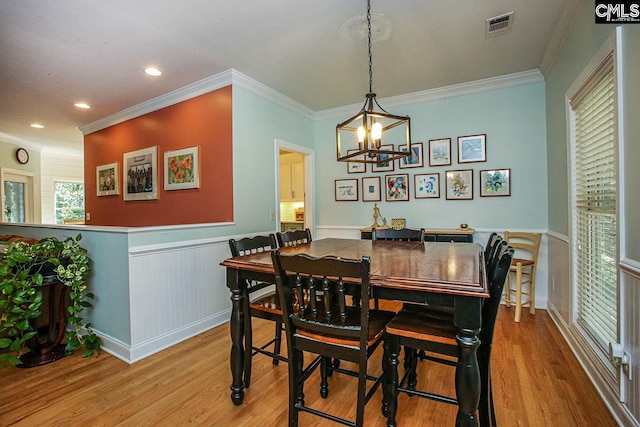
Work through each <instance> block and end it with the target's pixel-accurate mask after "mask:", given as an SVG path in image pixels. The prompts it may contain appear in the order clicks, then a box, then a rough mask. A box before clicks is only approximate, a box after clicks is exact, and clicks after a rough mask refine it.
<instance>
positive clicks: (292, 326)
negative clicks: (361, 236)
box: [271, 250, 395, 427]
mask: <svg viewBox="0 0 640 427" xmlns="http://www.w3.org/2000/svg"><path fill="white" fill-rule="evenodd" d="M271 257H272V260H273V266H274V269H275V273H276V284H277V288H278V293H279V295H280V301H281V305H282V308H283V319H284V324H285V331H286V336H287V348H288V351H289V422H288V425H289V426H290V427H296V426H297V425H298V415H299V413H300V412H301V411H303V412H308V413H311V414H314V415H317V416H320V417H323V418H327V419H330V420H333V421H337V422H340V423H342V424H345V425H349V426H357V427H360V426H363V424H364V408H365V404H366V403H367V401H369V399H371V397H372V396H373V394H374V393H375V391H376V389H377V388H378V387H379V386H380V384H381V382H382V377H383V376H384V374H382V375H380V376H378V377H374V376H371V375H369V374H368V373H367V365H368V363H367V361H368V359H369V356H370V355H371V354H372V353H373V352H374V351H375V350H376V348H378V347H379V345H380V343H381V342H382V339H383V336H384V328H385V325H386V324H387V322H388V321H389V320H391V318H392V317H393V316H394V315H395V313H394V312H391V311H384V310H375V309H370V308H369V275H370V261H369V258H368V257H362V259H360V260H351V259H345V258H336V257H333V256H326V257H323V258H314V257H311V256H309V255H306V254H297V255H286V254H281V253H280V252H279V250H276V251H273V252H272V253H271ZM356 289H357V292H359V293H360V298H361V300H362V302H363V304H362V307H354V306H351V305H347V304H346V301H345V296H346V295H347V293H348V292H350V291H351V292H354V291H356ZM320 292H322V294H321V297H319V296H318V295H319V293H320ZM307 295H308V300H306V297H307ZM303 352H305V353H312V354H314V355H316V356H315V358H314V359H313V361H312V362H310V363H309V364H307V365H306V366H305V365H304V360H303ZM334 358H335V359H340V360H345V361H349V362H353V363H355V364H357V366H358V368H357V371H355V370H348V369H343V368H333V371H335V372H338V373H343V374H347V375H351V376H355V377H357V378H358V387H357V394H356V396H357V397H356V417H355V421H352V420H348V419H346V418H342V417H339V416H337V415H334V414H329V413H327V412H323V411H320V410H318V409H316V408H312V407H309V406H307V404H306V403H305V399H304V383H305V380H306V379H307V378H309V377H310V375H311V373H312V372H313V371H314V370H315V369H317V368H318V366H320V370H321V386H320V395H321V396H322V397H323V398H326V397H327V396H328V394H329V388H328V378H327V376H328V372H329V370H330V369H329V367H328V366H327V365H328V364H329V363H328V362H329V360H331V359H334ZM368 380H369V381H372V382H373V384H372V385H371V386H370V387H367V381H368Z"/></svg>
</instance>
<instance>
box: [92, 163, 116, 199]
mask: <svg viewBox="0 0 640 427" xmlns="http://www.w3.org/2000/svg"><path fill="white" fill-rule="evenodd" d="M96 187H97V190H98V196H114V195H116V194H120V183H119V182H118V163H117V162H116V163H109V164H108V165H100V166H96Z"/></svg>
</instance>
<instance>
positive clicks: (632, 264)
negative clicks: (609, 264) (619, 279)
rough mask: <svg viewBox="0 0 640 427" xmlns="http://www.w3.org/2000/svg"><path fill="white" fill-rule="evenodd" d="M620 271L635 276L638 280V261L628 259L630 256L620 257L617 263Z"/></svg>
mask: <svg viewBox="0 0 640 427" xmlns="http://www.w3.org/2000/svg"><path fill="white" fill-rule="evenodd" d="M618 265H619V266H620V268H621V269H622V271H624V272H625V273H626V274H628V275H630V276H633V277H635V278H636V279H638V280H640V262H639V261H636V260H633V259H630V258H622V259H621V260H620V263H619V264H618Z"/></svg>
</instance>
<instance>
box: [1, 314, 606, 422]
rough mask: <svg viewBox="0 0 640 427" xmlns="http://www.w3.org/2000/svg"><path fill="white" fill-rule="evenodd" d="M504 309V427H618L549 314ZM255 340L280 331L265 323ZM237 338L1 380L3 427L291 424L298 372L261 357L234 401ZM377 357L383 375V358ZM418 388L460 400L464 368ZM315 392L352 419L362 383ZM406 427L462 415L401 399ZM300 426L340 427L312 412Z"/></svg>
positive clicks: (497, 354)
mask: <svg viewBox="0 0 640 427" xmlns="http://www.w3.org/2000/svg"><path fill="white" fill-rule="evenodd" d="M512 315H513V311H512V309H511V310H509V309H507V308H505V307H501V309H500V314H499V318H498V324H497V327H496V336H495V339H494V352H493V355H492V374H493V382H494V396H495V401H496V405H497V407H496V413H497V418H498V422H499V425H500V426H501V427H511V426H531V427H540V426H545V427H552V426H558V427H569V426H598V427H608V426H615V425H616V423H615V421H614V420H613V418H612V417H611V415H610V414H609V411H608V410H607V408H606V407H605V405H604V403H603V402H602V400H601V399H600V397H599V396H598V394H597V393H596V391H595V389H594V388H593V386H592V385H591V383H590V382H589V380H588V378H587V376H586V375H585V373H584V371H583V370H582V369H581V368H580V366H579V364H578V363H577V361H576V359H575V358H574V357H573V355H572V353H571V352H570V350H569V348H568V347H567V345H566V344H565V342H564V341H563V339H562V337H561V336H560V334H559V332H558V330H557V329H556V328H555V326H554V324H553V322H552V321H551V319H550V318H549V315H548V314H547V313H546V312H545V311H544V310H539V311H537V313H536V315H535V316H530V315H529V314H528V313H526V314H523V318H522V321H521V323H520V324H516V323H514V322H513V320H512ZM254 323H255V325H254V329H255V336H256V341H257V340H260V339H263V338H266V337H267V336H268V335H270V334H271V333H272V331H273V324H272V323H270V322H266V321H262V320H256V321H255V322H254ZM229 349H230V338H229V331H228V325H226V324H225V325H222V326H220V327H218V328H215V329H213V330H211V331H208V332H206V333H203V334H201V335H199V336H197V337H194V338H192V339H190V340H188V341H186V342H183V343H181V344H179V345H176V346H174V347H171V348H170V349H167V350H165V351H162V352H160V353H158V354H156V355H154V356H151V357H148V358H146V359H144V360H142V361H140V362H138V363H135V364H133V365H128V364H126V363H124V362H122V361H120V360H118V359H116V358H115V357H112V356H111V355H109V354H106V353H102V354H101V355H100V356H99V357H97V358H89V359H83V358H82V357H81V356H80V355H74V356H72V357H68V358H65V359H62V360H60V361H58V362H55V363H52V364H50V365H47V366H43V367H39V368H32V369H17V368H10V369H4V370H0V425H1V426H29V427H32V426H65V427H69V426H92V427H94V426H184V425H202V426H259V427H268V426H286V425H287V422H286V420H287V396H288V390H287V365H286V364H284V363H281V364H280V365H278V366H273V365H272V364H271V361H270V360H269V359H267V358H266V357H264V356H256V357H255V358H254V367H253V381H252V384H251V388H250V389H248V390H246V394H245V403H244V404H243V405H242V406H240V407H236V406H233V404H232V403H231V400H230V398H229V394H230V391H229V385H230V384H231V374H230V371H229V361H228V357H229ZM377 353H378V355H377V357H376V358H374V359H372V362H371V365H370V366H371V369H372V371H378V370H379V369H380V368H379V366H380V354H381V353H382V352H381V349H380V350H379V351H378V352H377ZM419 369H420V371H419V381H420V383H422V384H425V383H428V384H429V385H430V389H431V390H437V391H439V392H444V393H450V394H451V395H452V396H453V381H452V378H453V368H449V367H442V366H440V365H437V366H436V365H434V364H432V363H431V362H427V361H423V362H420V366H419ZM308 384H309V386H308V387H306V388H305V392H306V393H305V394H306V397H307V402H309V403H311V402H317V404H318V405H320V406H319V407H320V408H323V407H330V408H329V409H330V410H331V411H333V412H335V413H337V414H341V415H343V416H348V417H351V414H352V408H353V407H354V405H355V404H354V398H353V395H354V393H355V379H354V378H351V377H345V376H344V375H339V374H336V375H334V376H333V377H332V378H330V381H329V387H330V394H329V398H328V399H326V400H323V399H321V398H320V397H319V395H318V392H317V390H318V385H317V375H314V378H312V379H311V380H309V382H308ZM380 399H381V391H380V390H378V392H377V395H376V396H374V397H373V399H372V400H371V401H370V402H369V404H368V405H367V409H366V422H365V425H366V426H372V427H377V426H380V427H383V426H385V425H386V424H385V419H384V418H383V417H382V415H381V412H380ZM398 404H399V408H398V409H399V410H398V412H399V413H398V418H397V421H398V425H399V426H416V425H420V426H438V427H441V426H452V425H454V421H455V415H456V407H454V406H451V405H447V404H443V403H437V402H432V401H429V400H426V399H421V398H418V397H412V398H409V397H407V396H405V395H401V396H400V398H399V402H398ZM300 425H301V426H336V425H338V424H335V423H332V422H329V421H325V420H320V419H319V418H317V417H314V416H312V415H309V414H301V416H300Z"/></svg>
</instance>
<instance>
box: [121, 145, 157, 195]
mask: <svg viewBox="0 0 640 427" xmlns="http://www.w3.org/2000/svg"><path fill="white" fill-rule="evenodd" d="M157 152H158V148H157V147H149V148H143V149H142V150H137V151H130V152H128V153H124V156H123V159H122V181H123V186H122V189H123V193H124V197H123V198H124V200H153V199H157V198H158V158H157Z"/></svg>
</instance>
